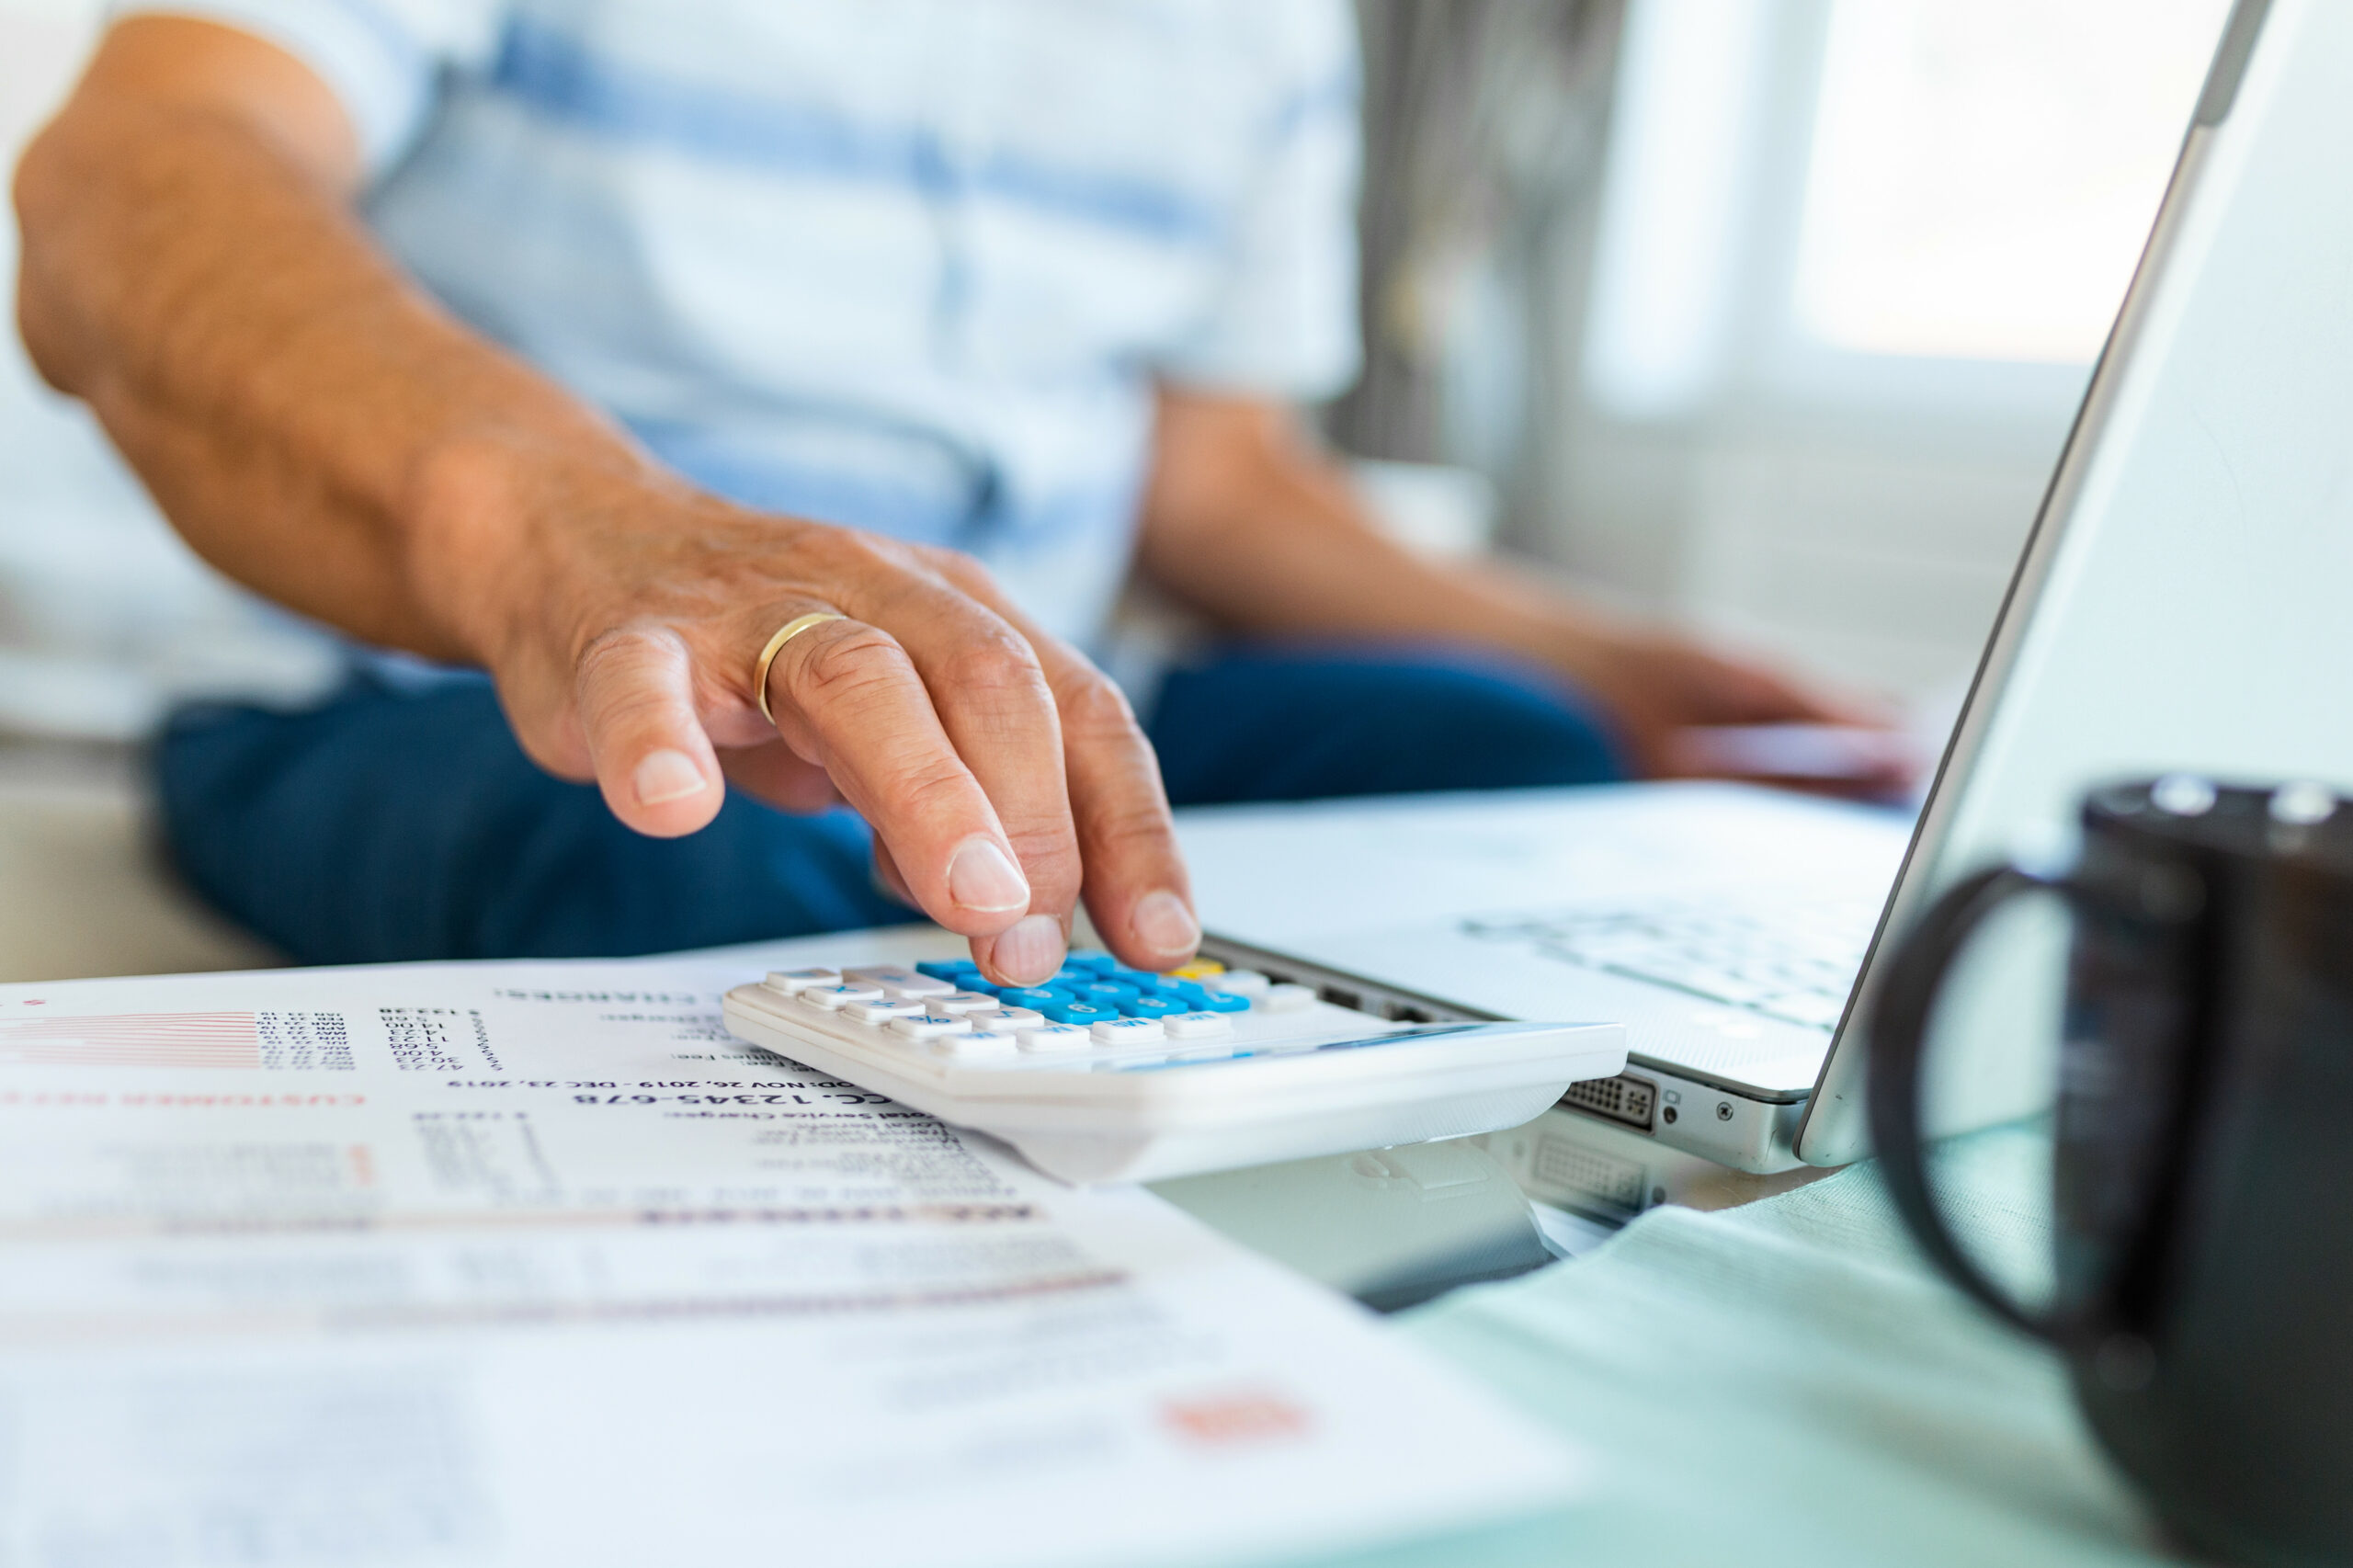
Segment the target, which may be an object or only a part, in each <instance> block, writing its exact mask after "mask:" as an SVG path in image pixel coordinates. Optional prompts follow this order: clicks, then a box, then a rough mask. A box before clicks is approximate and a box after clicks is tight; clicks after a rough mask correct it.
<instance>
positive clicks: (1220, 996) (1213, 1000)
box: [1201, 986, 1250, 1013]
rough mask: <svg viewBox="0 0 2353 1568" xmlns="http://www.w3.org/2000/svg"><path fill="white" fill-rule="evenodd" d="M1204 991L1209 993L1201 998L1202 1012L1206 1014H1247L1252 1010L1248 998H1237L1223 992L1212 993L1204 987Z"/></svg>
mask: <svg viewBox="0 0 2353 1568" xmlns="http://www.w3.org/2000/svg"><path fill="white" fill-rule="evenodd" d="M1202 990H1204V991H1207V992H1208V993H1209V994H1207V995H1205V996H1203V997H1202V998H1201V1011H1202V1012H1204V1013H1246V1012H1248V1011H1249V1010H1250V998H1249V997H1247V996H1235V995H1233V994H1229V993H1227V992H1223V991H1210V990H1209V988H1208V987H1207V986H1203V987H1202Z"/></svg>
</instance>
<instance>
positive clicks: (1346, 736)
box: [155, 648, 1620, 963]
mask: <svg viewBox="0 0 2353 1568" xmlns="http://www.w3.org/2000/svg"><path fill="white" fill-rule="evenodd" d="M1148 729H1149V731H1150V733H1151V736H1152V741H1153V744H1154V747H1155V748H1156V749H1157V750H1158V752H1159V754H1160V760H1161V770H1162V774H1163V777H1164V778H1165V779H1166V781H1167V786H1168V794H1169V798H1170V800H1171V801H1173V802H1174V803H1176V804H1177V805H1180V806H1181V805H1203V804H1211V803H1222V802H1232V801H1298V800H1315V799H1321V798H1324V797H1329V796H1339V795H1371V794H1403V793H1410V792H1414V791H1417V790H1473V789H1481V790H1483V789H1508V788H1514V787H1519V786H1532V785H1545V784H1586V783H1598V782H1603V781H1606V780H1608V779H1612V778H1618V777H1620V767H1619V764H1618V761H1617V753H1616V750H1615V747H1614V745H1613V744H1612V742H1611V741H1610V739H1609V737H1608V735H1607V733H1605V732H1604V730H1603V729H1602V728H1601V726H1600V725H1599V724H1598V723H1597V722H1596V721H1595V719H1594V718H1593V716H1592V715H1591V713H1590V711H1589V710H1586V708H1584V707H1582V706H1581V705H1580V704H1579V703H1578V702H1577V701H1576V700H1575V699H1574V698H1573V697H1572V696H1571V695H1569V694H1568V693H1566V692H1564V691H1563V689H1562V688H1561V687H1560V686H1559V685H1558V684H1557V683H1556V682H1554V681H1552V680H1550V679H1548V678H1547V677H1544V676H1540V675H1539V674H1537V673H1535V672H1533V671H1530V670H1528V669H1524V668H1521V667H1519V666H1517V665H1511V664H1508V663H1506V662H1504V661H1500V660H1495V659H1492V658H1486V657H1483V656H1477V655H1467V654H1463V653H1455V652H1450V651H1418V650H1407V651H1400V650H1335V649H1300V648H1249V649H1238V650H1234V651H1231V652H1228V653H1224V654H1222V655H1221V656H1219V657H1216V658H1214V659H1212V660H1211V661H1210V662H1208V663H1205V664H1202V665H1198V666H1196V667H1190V668H1183V669H1178V670H1176V671H1174V672H1173V673H1171V674H1170V675H1169V676H1168V677H1167V679H1166V682H1165V685H1164V686H1163V687H1162V689H1161V692H1160V694H1159V698H1158V700H1157V701H1156V702H1155V704H1154V708H1153V710H1152V714H1151V722H1150V723H1149V725H1148ZM155 766H156V772H157V776H158V784H159V786H160V795H161V798H162V804H163V816H164V825H165V835H166V837H167V839H168V841H169V845H170V847H171V851H172V853H173V855H174V857H175V858H176V860H177V862H178V864H179V867H180V869H181V871H182V873H183V875H184V876H185V877H186V878H187V879H188V881H189V882H190V883H191V884H192V885H193V886H194V887H195V888H196V889H197V890H198V891H199V892H201V893H202V894H203V895H204V896H205V897H207V898H209V899H210V900H211V901H212V903H215V904H217V905H218V906H219V907H220V908H221V909H222V910H223V911H224V912H226V913H227V914H228V915H231V916H232V917H233V918H235V919H237V920H239V921H242V922H243V923H244V924H245V925H246V926H251V927H252V928H253V929H254V930H255V931H256V932H258V933H259V934H260V935H262V936H263V937H266V938H267V939H268V940H269V941H271V942H273V943H275V944H276V945H277V946H278V948H280V949H283V950H284V951H285V952H287V953H288V954H290V956H292V957H293V958H295V959H296V960H300V961H302V962H306V963H363V962H376V961H383V960H400V959H470V958H592V957H605V956H613V955H620V954H630V953H646V952H663V951H667V950H671V949H680V948H699V947H710V946H716V945H718V944H721V943H725V942H748V941H757V940H763V939H767V938H771V937H799V936H807V935H812V934H814V933H817V932H823V931H836V930H845V929H849V928H852V927H856V926H873V925H881V924H885V923H888V922H892V921H897V920H904V919H907V918H910V917H911V916H910V914H909V912H908V911H907V910H906V909H905V908H904V906H902V905H900V904H899V903H895V902H894V901H893V900H892V899H891V898H890V897H888V896H887V895H885V894H883V893H881V892H878V891H877V890H876V889H875V887H874V885H873V882H872V881H871V879H870V875H869V872H868V835H867V829H866V825H865V824H863V823H862V822H860V821H859V820H858V818H857V817H855V816H853V815H851V814H850V813H849V812H840V811H837V812H831V813H829V814H827V815H824V816H817V817H798V816H791V815H788V814H786V813H784V812H778V811H774V810H771V809H770V808H768V807H767V806H764V805H762V804H760V803H759V802H757V801H752V800H748V799H746V798H745V797H743V796H741V795H734V794H731V795H730V796H729V797H728V800H727V802H726V804H725V805H724V806H723V807H722V809H721V811H720V813H719V817H718V819H717V820H716V821H715V822H713V823H712V824H710V826H709V827H707V828H705V829H703V831H702V832H700V833H698V834H694V835H690V836H688V837H686V838H675V839H654V838H644V837H641V836H639V835H636V834H634V833H631V832H630V831H629V830H628V829H627V828H625V827H623V826H621V825H620V823H618V822H616V821H615V820H614V819H613V817H612V816H611V814H610V813H609V812H607V811H606V809H605V806H604V802H603V800H602V799H601V798H600V797H599V796H598V794H597V791H596V790H594V789H593V788H590V787H587V786H584V785H577V784H567V783H565V782H563V780H561V779H558V778H550V777H549V776H548V775H547V774H544V773H542V772H540V770H539V769H538V768H537V767H534V766H533V765H532V764H531V763H530V761H529V759H528V758H526V757H525V756H524V755H523V752H522V750H521V748H520V747H519V746H517V744H516V742H515V738H514V736H513V734H512V733H510V732H509V731H508V729H507V727H506V719H505V717H504V715H503V714H502V713H501V712H500V710H499V707H498V703H497V700H496V699H495V697H494V694H493V692H492V690H491V687H490V683H489V681H488V680H487V679H486V678H481V677H465V678H460V679H455V680H451V681H449V682H447V683H445V684H440V685H437V686H433V687H426V688H425V689H423V690H420V691H404V690H394V689H392V688H391V687H386V686H384V685H382V684H381V683H380V682H377V681H375V680H372V679H366V678H362V679H360V680H358V681H355V682H354V683H353V684H352V685H351V686H350V687H347V688H346V689H345V690H344V691H343V692H342V693H341V694H340V695H338V696H337V697H336V698H335V699H333V700H331V701H329V702H328V703H327V704H326V705H324V707H321V708H317V709H313V710H309V711H305V712H300V713H278V712H270V711H266V710H260V709H252V708H209V709H199V710H189V711H188V712H185V713H183V714H181V715H180V716H179V717H178V718H177V719H176V720H175V721H174V722H173V724H172V725H171V727H170V729H169V730H168V731H167V732H166V733H165V736H164V738H163V740H162V742H161V744H160V745H159V747H158V749H157V753H156V759H155Z"/></svg>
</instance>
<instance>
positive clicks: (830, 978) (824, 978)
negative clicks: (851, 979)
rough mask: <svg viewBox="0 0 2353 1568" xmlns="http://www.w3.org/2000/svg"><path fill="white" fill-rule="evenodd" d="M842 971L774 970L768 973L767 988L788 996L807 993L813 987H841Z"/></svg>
mask: <svg viewBox="0 0 2353 1568" xmlns="http://www.w3.org/2000/svg"><path fill="white" fill-rule="evenodd" d="M840 983H842V971H839V970H837V969H772V970H770V971H768V978H767V987H768V989H769V990H771V991H781V992H783V993H784V994H786V995H787V996H790V995H793V994H797V993H799V992H802V991H806V990H808V989H809V988H810V987H811V986H813V985H839V984H840Z"/></svg>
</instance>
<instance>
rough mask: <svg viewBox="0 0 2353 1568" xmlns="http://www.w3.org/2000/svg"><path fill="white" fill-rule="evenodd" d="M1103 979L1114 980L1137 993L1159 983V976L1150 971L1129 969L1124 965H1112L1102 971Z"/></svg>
mask: <svg viewBox="0 0 2353 1568" xmlns="http://www.w3.org/2000/svg"><path fill="white" fill-rule="evenodd" d="M1103 978H1104V979H1106V980H1116V981H1118V982H1119V983H1120V984H1121V985H1132V986H1134V987H1135V988H1136V989H1137V990H1138V991H1149V990H1151V989H1152V988H1153V987H1154V986H1155V985H1157V984H1159V983H1160V979H1161V977H1160V976H1159V975H1156V974H1154V973H1153V972H1152V971H1150V970H1148V969H1130V968H1129V967H1128V966H1127V965H1125V964H1114V965H1112V966H1111V967H1110V968H1109V969H1107V970H1105V971H1103Z"/></svg>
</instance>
